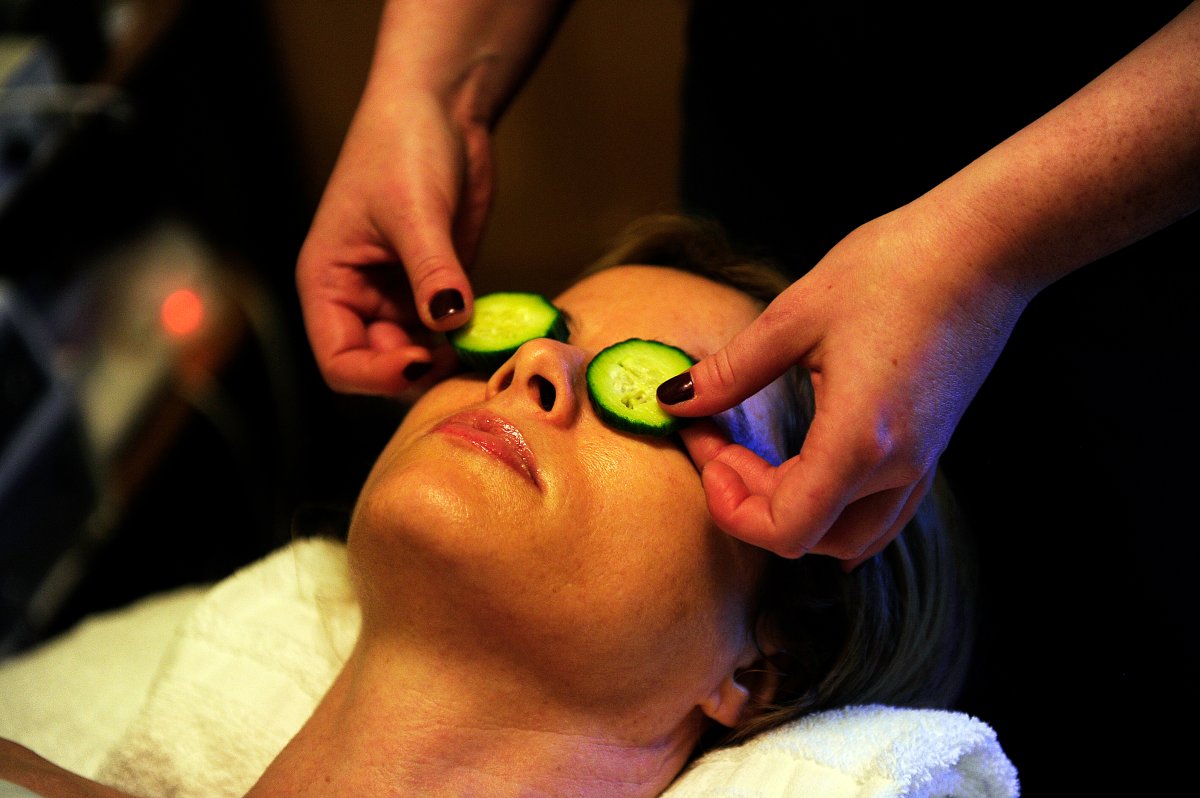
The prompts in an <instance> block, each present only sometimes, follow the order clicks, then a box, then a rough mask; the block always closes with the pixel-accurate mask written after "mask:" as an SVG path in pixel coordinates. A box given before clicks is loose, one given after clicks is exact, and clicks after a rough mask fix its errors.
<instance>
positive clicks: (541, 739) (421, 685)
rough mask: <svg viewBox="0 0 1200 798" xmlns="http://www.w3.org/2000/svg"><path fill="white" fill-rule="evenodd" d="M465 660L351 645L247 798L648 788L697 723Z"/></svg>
mask: <svg viewBox="0 0 1200 798" xmlns="http://www.w3.org/2000/svg"><path fill="white" fill-rule="evenodd" d="M470 660H471V658H469V657H459V658H458V659H457V660H453V661H452V660H450V659H449V658H447V657H445V656H436V657H424V656H420V655H419V654H417V653H415V652H414V651H412V650H411V647H403V646H398V645H394V644H386V643H379V644H377V645H364V644H362V643H360V645H359V647H357V648H356V649H355V651H354V654H353V655H352V656H351V658H350V660H349V661H348V662H347V664H346V666H345V667H344V668H343V669H342V672H341V674H340V675H339V676H338V678H337V680H336V681H335V682H334V684H333V686H332V687H331V689H330V691H329V693H328V694H327V695H326V696H325V698H324V699H323V700H322V701H321V703H320V705H319V706H318V707H317V709H316V711H315V712H314V713H313V716H312V718H310V719H309V721H308V722H307V723H306V724H305V725H304V727H303V728H302V729H301V730H300V732H299V733H298V734H297V735H296V737H295V738H294V739H293V740H292V741H291V742H290V743H289V744H288V746H287V747H286V748H285V749H284V750H283V752H281V753H280V755H279V756H278V757H277V758H276V759H275V761H274V762H272V764H271V765H270V766H269V767H268V768H267V770H266V772H265V773H264V774H263V776H262V777H261V778H260V780H259V782H258V783H257V784H256V785H255V786H254V788H253V789H252V790H251V791H250V793H249V796H248V798H275V797H276V796H285V795H286V796H297V797H299V796H306V795H313V796H322V798H328V796H339V795H354V796H362V798H371V797H372V796H409V795H421V796H455V798H458V796H463V795H487V796H495V797H496V798H502V797H503V796H529V797H531V798H532V796H565V795H586V796H597V797H601V796H613V798H616V797H617V796H653V795H658V794H659V793H660V792H661V791H662V790H664V789H665V788H666V786H667V785H668V784H669V783H670V781H671V779H672V778H673V777H674V775H675V773H677V772H678V771H679V769H680V768H681V767H682V766H683V764H684V762H685V760H686V758H687V755H688V753H689V751H690V749H691V747H692V745H693V744H694V741H695V736H696V734H697V733H698V731H699V724H700V720H699V719H698V718H691V719H689V720H688V721H687V722H686V723H685V724H684V726H686V727H688V728H674V729H667V730H661V729H655V728H653V726H652V725H647V723H646V718H645V715H642V716H641V717H640V718H639V719H638V720H637V721H631V720H630V719H629V717H628V716H627V715H624V714H622V713H612V714H611V715H608V714H606V713H603V712H597V711H589V710H588V709H587V708H580V707H570V706H564V704H563V702H560V701H556V700H555V699H554V698H553V697H552V696H549V695H548V694H547V691H546V690H545V689H544V686H542V685H537V684H525V683H523V680H522V679H521V678H520V677H519V676H518V677H515V678H514V677H513V676H512V674H506V673H503V672H497V669H496V668H495V667H494V665H493V664H492V663H486V661H477V662H479V664H480V665H481V666H482V667H471V665H470ZM598 718H599V719H598Z"/></svg>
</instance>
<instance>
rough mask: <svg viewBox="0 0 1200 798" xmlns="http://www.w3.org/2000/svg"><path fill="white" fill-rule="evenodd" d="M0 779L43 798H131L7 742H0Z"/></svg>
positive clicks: (126, 794) (22, 747)
mask: <svg viewBox="0 0 1200 798" xmlns="http://www.w3.org/2000/svg"><path fill="white" fill-rule="evenodd" d="M0 778H2V779H5V780H7V781H11V782H12V783H13V784H19V785H20V786H22V787H24V788H26V789H27V790H30V791H32V792H35V793H37V794H38V795H42V796H45V798H133V796H131V795H129V793H124V792H121V791H120V790H115V789H113V788H112V787H105V786H104V785H103V784H98V783H96V782H94V781H92V780H90V779H85V778H84V777H83V776H77V775H75V774H74V773H71V772H69V771H66V770H63V769H62V768H60V767H59V766H58V765H54V764H51V763H50V762H48V761H46V760H45V759H43V758H42V757H40V756H38V755H37V754H35V753H34V752H33V751H30V750H29V749H28V748H25V747H24V746H21V745H17V744H16V743H14V742H12V741H10V740H0Z"/></svg>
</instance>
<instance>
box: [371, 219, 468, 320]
mask: <svg viewBox="0 0 1200 798" xmlns="http://www.w3.org/2000/svg"><path fill="white" fill-rule="evenodd" d="M392 221H393V224H392V225H390V228H391V229H388V230H386V231H384V233H385V235H387V236H389V237H390V238H391V242H392V246H393V247H394V249H395V251H396V254H397V255H399V256H400V261H401V263H402V264H403V265H404V270H405V272H407V274H408V282H409V285H411V286H412V294H413V301H414V302H415V303H416V307H417V313H418V315H419V316H420V318H421V322H422V323H423V324H424V325H425V326H426V327H428V328H429V329H431V330H439V331H442V332H445V331H447V330H452V329H455V328H456V327H461V326H462V325H464V324H466V323H467V321H468V320H469V319H470V318H471V311H472V309H473V307H474V295H473V293H472V291H471V282H470V280H468V279H467V275H466V272H465V270H464V269H463V267H462V264H461V263H460V262H459V258H458V255H457V253H456V252H455V250H454V243H453V240H452V238H451V232H450V216H449V214H447V213H438V212H437V211H432V212H431V211H429V210H428V209H424V208H412V209H410V210H409V211H408V212H407V213H401V214H399V215H398V216H397V217H396V218H394V219H393V220H392Z"/></svg>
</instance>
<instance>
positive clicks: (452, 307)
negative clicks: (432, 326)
mask: <svg viewBox="0 0 1200 798" xmlns="http://www.w3.org/2000/svg"><path fill="white" fill-rule="evenodd" d="M466 307H467V305H466V303H465V302H463V295H462V294H461V293H460V292H459V291H457V290H456V289H453V288H443V289H442V290H441V291H438V292H437V293H436V294H434V295H433V299H431V300H429V315H430V316H433V320H434V321H441V320H442V319H444V318H446V317H447V316H453V315H454V314H455V313H462V312H463V310H465V309H466Z"/></svg>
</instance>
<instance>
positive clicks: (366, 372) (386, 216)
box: [296, 89, 492, 396]
mask: <svg viewBox="0 0 1200 798" xmlns="http://www.w3.org/2000/svg"><path fill="white" fill-rule="evenodd" d="M391 100H394V101H384V100H381V101H378V102H377V101H376V100H375V99H374V97H373V96H372V94H371V91H370V89H368V93H367V95H366V96H365V97H364V101H363V106H362V108H363V109H364V110H360V112H359V114H358V116H357V117H356V118H355V120H354V123H353V124H352V125H351V129H350V132H349V133H348V134H347V137H346V141H345V145H344V146H343V149H342V152H341V154H340V155H339V158H338V162H337V165H336V167H335V168H334V172H333V175H332V176H331V178H330V180H329V184H328V187H327V188H326V191H325V194H324V196H323V197H322V200H321V203H320V205H319V207H318V209H317V213H316V216H315V218H314V221H313V225H312V228H311V230H310V232H309V234H308V237H307V239H306V240H305V242H304V246H303V248H302V249H301V253H300V258H299V262H298V264H297V268H296V284H297V289H298V291H299V295H300V302H301V306H302V308H303V311H304V322H305V327H306V328H307V331H308V337H309V341H310V343H311V344H312V349H313V354H314V355H315V357H316V361H317V365H318V367H319V368H320V370H321V374H322V375H323V376H324V378H325V380H326V382H327V383H328V384H329V385H330V387H331V388H333V389H334V390H337V391H343V392H348V393H365V394H382V395H387V396H400V395H403V394H405V393H406V392H410V391H411V389H413V388H414V386H418V387H419V386H423V385H430V384H432V383H433V382H434V381H436V380H437V379H439V378H441V377H444V376H446V375H448V374H449V373H450V372H451V371H452V370H453V369H454V368H455V358H454V355H453V353H452V352H451V351H450V349H449V347H447V346H445V345H443V346H440V347H434V345H433V341H434V336H433V335H431V331H439V332H444V331H447V330H450V329H454V328H456V327H459V326H461V325H462V324H464V323H466V321H467V320H468V319H469V318H470V316H471V312H472V307H473V296H472V292H471V286H470V283H469V281H468V279H467V276H466V273H465V271H464V269H463V265H462V264H463V263H469V262H470V260H471V258H472V257H473V256H474V252H475V249H476V247H477V245H478V242H479V238H480V234H481V232H482V227H483V221H484V216H485V215H486V212H487V206H488V202H489V200H490V197H491V189H492V179H491V160H490V158H491V156H490V153H489V147H490V144H489V139H488V135H489V134H488V132H487V130H486V129H484V128H482V127H480V126H475V127H466V128H463V127H461V126H459V125H456V124H455V123H454V122H453V121H452V120H451V119H450V118H449V117H448V116H447V115H446V113H445V112H444V111H443V110H442V108H441V107H440V106H439V104H438V103H437V102H436V101H435V100H433V99H432V98H421V97H414V98H410V99H407V100H405V101H404V102H400V101H398V100H395V98H391ZM368 109H369V110H368ZM460 258H461V260H460Z"/></svg>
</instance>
